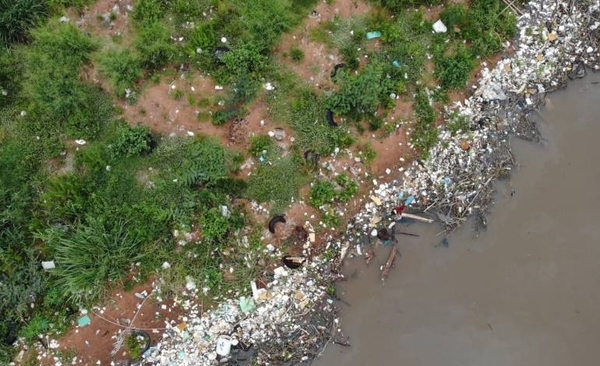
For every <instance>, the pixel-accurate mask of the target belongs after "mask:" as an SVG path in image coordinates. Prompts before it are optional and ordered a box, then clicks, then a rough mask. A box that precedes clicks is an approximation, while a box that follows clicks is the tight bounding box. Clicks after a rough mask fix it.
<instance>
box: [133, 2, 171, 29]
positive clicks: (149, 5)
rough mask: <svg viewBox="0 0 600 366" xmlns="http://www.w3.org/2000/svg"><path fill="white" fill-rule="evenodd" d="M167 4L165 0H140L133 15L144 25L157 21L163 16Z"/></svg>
mask: <svg viewBox="0 0 600 366" xmlns="http://www.w3.org/2000/svg"><path fill="white" fill-rule="evenodd" d="M166 4H167V3H166V2H165V1H164V0H138V1H136V2H135V7H134V9H133V13H132V14H131V16H132V18H133V20H134V21H136V22H137V23H138V24H140V25H141V26H142V27H143V26H144V25H146V24H153V23H156V22H158V21H159V20H161V18H162V17H163V15H164V13H165V10H166V9H167V7H166Z"/></svg>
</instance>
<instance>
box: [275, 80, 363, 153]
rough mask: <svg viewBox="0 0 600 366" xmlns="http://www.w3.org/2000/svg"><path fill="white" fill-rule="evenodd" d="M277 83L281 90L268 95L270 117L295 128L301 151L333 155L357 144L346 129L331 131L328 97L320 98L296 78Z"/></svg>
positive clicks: (338, 128)
mask: <svg viewBox="0 0 600 366" xmlns="http://www.w3.org/2000/svg"><path fill="white" fill-rule="evenodd" d="M278 81H279V82H280V84H278V85H279V87H278V88H277V89H276V90H275V91H273V92H271V93H269V94H268V103H269V107H270V108H269V114H270V117H271V118H272V119H273V120H275V121H280V122H284V123H286V124H287V125H288V126H290V127H291V128H292V130H293V131H294V137H295V139H296V141H295V144H296V146H298V147H299V148H300V149H301V150H309V149H311V150H313V151H315V152H317V153H320V154H331V153H332V152H333V151H334V150H335V148H336V147H339V148H345V147H348V146H350V145H352V144H353V143H354V139H353V138H352V137H351V136H350V134H349V133H348V130H347V129H346V128H345V127H344V126H338V127H336V128H332V127H331V126H329V125H328V124H327V121H326V119H325V114H326V111H327V107H326V99H325V97H323V96H320V95H317V94H316V93H315V92H314V91H313V90H311V89H310V88H309V87H307V86H306V84H304V83H303V82H302V81H301V80H298V79H296V78H295V76H294V77H290V78H289V79H288V78H287V77H285V78H281V79H280V80H278Z"/></svg>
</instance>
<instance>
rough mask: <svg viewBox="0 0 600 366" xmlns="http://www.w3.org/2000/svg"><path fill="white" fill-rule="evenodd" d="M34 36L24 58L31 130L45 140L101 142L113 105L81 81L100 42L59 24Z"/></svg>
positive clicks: (24, 81)
mask: <svg viewBox="0 0 600 366" xmlns="http://www.w3.org/2000/svg"><path fill="white" fill-rule="evenodd" d="M31 34H32V37H33V44H32V45H31V47H28V48H27V49H25V50H23V55H22V57H23V64H24V80H23V85H22V88H23V94H24V95H23V96H24V97H25V98H26V100H27V101H28V102H29V111H30V115H29V116H28V117H27V118H28V119H29V121H30V123H31V125H30V126H29V127H28V128H30V129H37V131H36V133H38V134H39V135H41V136H44V135H46V134H48V133H49V134H56V135H59V136H60V135H61V134H66V135H67V136H68V137H71V138H85V139H92V138H94V137H97V136H98V134H99V133H100V131H101V130H102V128H103V125H104V124H105V123H106V121H107V120H108V119H109V118H110V116H111V114H112V110H113V107H112V103H111V101H110V98H108V97H107V95H106V93H105V92H103V91H102V90H101V89H99V88H98V87H96V86H93V85H91V84H88V83H86V82H84V81H82V80H81V79H80V77H79V70H80V69H81V68H82V67H83V66H84V65H85V64H87V63H88V62H89V60H90V54H91V52H92V51H93V50H95V49H96V43H95V42H94V40H92V39H91V38H90V37H89V36H87V35H85V34H83V33H82V32H81V31H80V30H79V29H78V28H77V27H76V26H74V25H72V24H70V23H60V22H58V21H54V20H53V21H50V22H49V23H48V24H47V25H45V26H43V27H40V28H36V29H35V30H33V31H32V32H31Z"/></svg>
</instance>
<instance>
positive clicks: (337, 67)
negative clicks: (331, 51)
mask: <svg viewBox="0 0 600 366" xmlns="http://www.w3.org/2000/svg"><path fill="white" fill-rule="evenodd" d="M344 67H346V64H345V63H341V64H337V65H335V66H334V67H333V69H332V70H331V74H329V76H330V77H331V81H333V82H334V83H335V82H336V81H337V78H336V76H337V73H338V70H339V69H341V68H344Z"/></svg>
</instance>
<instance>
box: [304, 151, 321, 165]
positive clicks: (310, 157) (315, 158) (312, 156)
mask: <svg viewBox="0 0 600 366" xmlns="http://www.w3.org/2000/svg"><path fill="white" fill-rule="evenodd" d="M320 159H321V155H320V154H317V153H315V152H314V151H313V150H306V151H305V152H304V160H306V162H307V163H311V164H318V163H319V160H320Z"/></svg>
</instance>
